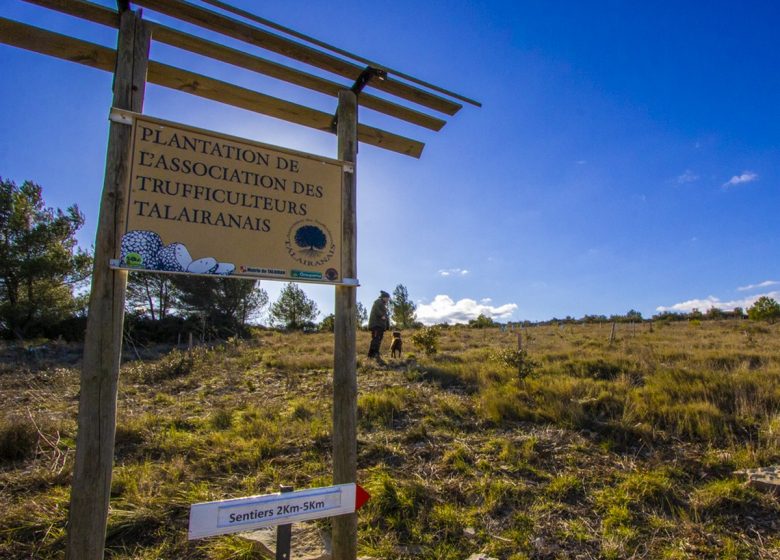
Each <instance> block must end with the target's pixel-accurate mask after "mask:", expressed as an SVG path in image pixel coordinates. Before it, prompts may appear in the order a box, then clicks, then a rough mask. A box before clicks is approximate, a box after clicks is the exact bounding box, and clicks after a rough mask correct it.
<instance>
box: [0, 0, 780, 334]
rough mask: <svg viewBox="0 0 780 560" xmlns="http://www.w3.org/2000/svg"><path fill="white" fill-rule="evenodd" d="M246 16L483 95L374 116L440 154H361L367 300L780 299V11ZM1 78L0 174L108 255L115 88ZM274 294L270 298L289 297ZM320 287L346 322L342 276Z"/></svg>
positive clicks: (304, 137) (436, 4)
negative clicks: (99, 241)
mask: <svg viewBox="0 0 780 560" xmlns="http://www.w3.org/2000/svg"><path fill="white" fill-rule="evenodd" d="M100 3H102V4H103V5H106V6H112V5H113V3H111V2H108V1H107V0H100ZM233 3H234V4H235V5H238V6H241V7H244V8H245V9H249V10H260V9H262V12H257V13H258V15H261V16H263V17H265V18H268V19H270V20H273V21H276V22H278V23H281V24H283V25H286V26H289V27H292V28H295V29H297V30H299V31H301V32H304V33H307V34H309V35H312V36H314V37H317V38H318V39H320V40H323V41H326V42H329V43H331V44H334V45H336V46H338V47H341V48H344V49H346V50H350V51H352V52H356V53H358V54H360V55H362V56H364V57H366V58H369V59H374V60H377V61H378V62H380V63H382V64H384V65H386V66H389V67H391V68H397V69H399V70H401V71H403V72H405V73H408V74H411V75H414V76H417V77H419V78H422V79H424V80H426V81H429V82H432V83H435V84H437V85H440V86H443V87H446V88H448V89H451V90H454V91H457V92H459V93H462V94H464V95H467V96H469V97H472V98H475V99H478V100H479V101H481V102H482V103H483V105H484V106H483V107H482V108H481V109H477V108H474V107H471V106H465V107H464V109H463V110H462V111H461V112H460V113H459V114H458V115H456V116H455V117H453V118H451V119H448V120H449V122H448V124H447V125H446V126H445V127H444V128H443V129H442V130H441V131H440V132H438V133H433V132H429V131H426V130H423V129H418V128H416V127H413V126H411V125H410V126H406V125H403V124H401V123H399V122H397V121H393V120H389V119H387V118H384V117H382V116H381V115H378V114H376V113H373V112H371V111H369V110H363V111H361V114H360V118H361V121H362V122H365V123H366V124H371V125H376V126H379V127H380V128H386V129H388V130H390V131H393V132H397V133H399V134H403V135H407V136H410V137H413V138H416V139H420V140H423V141H425V142H426V148H425V151H424V152H423V156H422V158H421V159H420V160H415V159H412V158H408V157H404V156H400V155H397V154H395V153H392V152H387V151H384V150H380V149H378V148H374V147H372V146H365V145H364V146H362V147H361V149H360V154H359V156H358V157H359V159H358V272H359V279H360V281H361V284H362V286H361V287H360V288H359V291H358V299H359V301H361V302H363V303H364V304H365V305H367V306H369V305H370V303H371V302H372V301H373V299H374V298H375V297H376V295H377V293H378V291H379V290H380V289H385V290H388V291H392V290H393V288H394V287H395V286H396V285H397V284H399V283H400V284H404V285H405V286H406V287H407V289H408V291H409V294H410V296H411V297H412V298H413V299H414V300H415V301H416V302H417V303H418V314H419V317H420V318H421V319H423V320H424V321H425V322H438V321H445V320H448V321H455V320H460V321H464V320H468V319H469V318H472V317H474V316H476V315H477V314H479V313H485V314H487V315H492V316H494V317H495V318H497V319H501V320H524V319H530V320H543V319H548V318H551V317H554V316H555V317H564V316H566V315H571V316H574V317H580V316H582V315H584V314H607V315H609V314H612V313H625V312H626V311H628V310H629V309H636V310H639V311H641V312H642V313H643V314H644V315H645V316H650V315H653V314H655V313H657V312H658V311H659V310H662V309H672V310H690V309H691V308H692V307H698V308H699V309H702V310H704V309H706V308H708V307H710V306H716V307H721V308H723V309H729V308H731V307H733V306H735V305H739V306H743V307H747V306H749V305H750V303H751V302H752V301H753V300H755V299H756V298H757V297H758V296H759V295H764V294H768V295H770V296H772V297H775V298H776V299H780V270H778V262H779V260H778V255H779V254H780V251H779V249H780V235H778V234H779V233H780V225H778V219H777V215H778V209H780V195H779V194H778V192H779V191H778V186H780V185H779V181H780V173H779V172H778V162H779V161H780V158H779V157H778V156H780V104H778V99H780V73H779V72H778V71H777V69H778V68H780V39H778V34H777V29H780V5H779V4H777V3H775V2H770V1H766V2H741V3H738V4H737V3H733V2H729V3H726V2H703V1H702V2H684V3H680V2H652V3H651V2H646V3H636V2H631V3H630V2H617V1H613V2H608V1H603V2H590V3H584V2H574V1H572V2H541V1H540V2H522V1H520V2H497V1H495V2H494V1H485V2H476V1H474V2H465V1H464V2H460V1H431V2H417V1H406V0H399V1H396V2H392V3H389V2H387V3H385V2H357V1H341V2H340V1H333V0H329V1H319V0H306V1H302V0H301V1H298V0H288V1H286V2H283V3H281V2H279V3H256V2H251V1H249V0H233ZM145 15H146V17H148V18H149V19H153V20H155V21H160V22H164V23H167V24H169V25H175V26H177V27H180V28H182V29H185V30H194V28H192V27H190V26H188V25H183V24H178V23H173V22H171V20H169V19H168V18H165V17H163V16H160V15H158V14H155V13H154V12H152V11H149V10H145ZM0 16H2V17H7V18H11V19H17V20H20V21H24V22H27V23H30V24H34V25H38V26H41V27H45V28H47V29H51V30H54V31H58V32H61V33H66V34H70V35H73V36H76V37H79V38H82V39H85V40H90V41H93V42H97V43H101V44H104V45H107V46H114V44H115V40H116V39H115V31H113V30H110V29H107V28H102V27H101V26H98V25H95V24H90V23H87V22H82V21H80V20H77V19H75V18H71V17H68V16H63V15H59V14H55V13H52V12H49V11H47V10H45V9H42V8H38V7H35V6H31V5H28V4H26V3H24V2H22V1H20V0H3V1H2V2H0ZM198 33H201V32H198ZM204 35H205V34H204ZM211 37H212V38H216V37H214V36H211ZM224 42H226V43H228V44H230V45H233V46H238V44H237V43H235V42H233V41H230V40H224ZM251 52H254V53H255V54H258V55H261V56H266V57H267V58H270V59H273V60H278V61H285V60H284V59H282V58H280V57H277V56H275V55H272V54H269V53H266V52H264V51H261V50H259V49H251ZM152 58H153V59H156V60H160V61H162V62H166V63H169V64H174V65H178V66H182V67H185V68H188V69H192V70H194V71H197V72H200V73H203V74H206V75H210V76H214V77H217V78H220V79H224V80H230V81H233V82H235V83H238V84H240V85H244V86H245V87H252V88H255V89H257V90H258V91H262V92H263V93H267V94H270V95H274V96H277V97H283V98H286V99H290V100H292V101H295V102H298V103H303V104H307V105H310V106H312V107H315V108H317V109H321V110H324V111H328V112H332V111H335V106H336V102H335V100H334V99H332V98H328V97H326V96H323V95H319V94H314V93H309V92H307V91H304V90H301V89H298V88H295V87H294V86H288V85H285V84H282V83H280V82H277V81H275V80H272V79H269V78H263V77H262V76H257V75H254V74H251V73H249V72H246V71H240V70H237V69H235V68H233V67H230V66H227V65H223V64H221V63H217V62H214V61H209V60H207V59H203V58H200V57H194V56H190V55H186V54H184V53H182V52H180V51H177V50H175V49H173V48H169V47H165V46H164V45H160V44H155V45H154V46H153V48H152ZM0 68H1V69H2V75H3V83H4V87H3V88H1V89H0V122H2V123H3V126H2V132H0V176H2V177H3V178H8V179H12V180H14V181H16V182H17V183H21V182H22V181H23V180H25V179H32V180H34V181H36V182H38V183H39V184H41V185H42V186H43V188H44V194H45V196H46V200H47V203H48V204H49V205H52V206H59V207H65V206H68V205H70V204H72V203H78V205H79V206H80V208H81V209H82V211H83V212H84V213H85V214H86V217H87V223H86V226H85V227H84V229H83V231H82V232H81V234H80V237H79V239H80V241H81V243H82V244H83V245H84V246H90V245H91V244H92V242H93V239H94V233H95V226H96V222H97V207H98V200H99V195H100V190H101V188H102V177H103V165H104V161H105V144H106V138H107V132H108V121H107V115H108V110H109V106H110V102H111V91H110V89H111V76H110V75H109V74H107V73H105V72H102V71H99V70H93V69H90V68H86V67H81V66H79V65H77V64H73V63H69V62H65V61H61V60H58V59H53V58H49V57H46V56H43V55H38V54H35V53H29V52H25V51H22V50H19V49H16V48H13V47H9V46H5V45H0ZM312 72H313V73H318V74H321V73H319V72H317V71H312ZM322 75H325V76H326V77H328V78H330V79H334V80H338V78H336V77H334V76H329V75H326V74H322ZM342 81H343V80H342ZM372 93H375V92H374V91H372ZM145 112H146V113H148V114H150V115H153V116H156V117H160V118H165V119H169V120H173V121H179V122H184V123H187V124H191V125H193V126H198V127H202V128H207V129H212V130H216V131H220V132H224V133H227V134H233V135H237V136H242V137H246V138H251V139H254V140H258V141H261V142H266V143H270V144H276V145H279V146H286V147H289V148H293V149H297V150H303V151H308V152H312V153H315V154H319V155H323V156H328V157H334V156H335V153H336V141H335V138H334V137H333V136H331V135H329V134H326V133H321V132H317V131H311V130H308V129H306V128H303V127H299V126H295V125H290V124H287V123H284V122H282V121H278V120H276V119H272V118H267V117H263V116H261V115H255V114H253V113H249V112H247V111H243V110H240V109H235V108H232V107H228V106H225V105H221V104H219V103H215V102H210V101H206V100H202V99H199V98H196V97H192V96H189V95H187V94H184V93H180V92H174V91H170V90H166V89H164V88H160V87H158V86H153V85H150V86H148V88H147V96H146V104H145ZM263 287H264V288H265V289H266V290H267V291H268V292H269V294H270V295H271V298H272V299H275V297H276V295H277V294H278V292H279V289H280V288H281V287H282V284H279V283H275V282H265V281H264V282H263ZM304 288H305V290H306V291H307V293H308V294H309V295H310V296H311V297H313V298H314V299H316V300H317V302H318V304H319V307H320V309H321V311H322V312H323V314H324V313H328V312H330V311H332V309H333V289H332V288H331V287H327V286H311V285H307V286H304Z"/></svg>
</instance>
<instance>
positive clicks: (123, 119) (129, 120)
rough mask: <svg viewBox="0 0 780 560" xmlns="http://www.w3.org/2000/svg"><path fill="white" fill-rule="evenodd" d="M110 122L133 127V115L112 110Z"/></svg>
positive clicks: (109, 116) (109, 117)
mask: <svg viewBox="0 0 780 560" xmlns="http://www.w3.org/2000/svg"><path fill="white" fill-rule="evenodd" d="M108 120H110V121H111V122H115V123H119V124H127V125H131V126H132V124H133V115H128V114H127V113H125V112H124V111H116V110H114V109H113V108H112V109H111V113H109V115H108Z"/></svg>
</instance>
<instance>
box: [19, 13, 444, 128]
mask: <svg viewBox="0 0 780 560" xmlns="http://www.w3.org/2000/svg"><path fill="white" fill-rule="evenodd" d="M25 1H26V2H29V3H31V4H36V5H38V6H42V7H45V8H50V9H53V10H57V11H59V12H62V13H66V14H69V15H73V16H77V17H80V18H82V19H85V20H87V21H91V22H94V23H99V24H102V25H107V26H110V27H116V25H117V22H118V21H119V14H117V12H116V11H114V10H111V9H109V8H105V7H103V6H100V5H98V4H94V3H91V2H86V1H84V0H25ZM147 25H149V27H150V28H151V30H152V38H153V39H154V40H156V41H160V42H162V43H166V44H168V45H171V46H174V47H177V48H180V49H184V50H187V51H190V52H194V53H196V54H201V55H203V56H208V57H210V58H213V59H215V60H219V61H222V62H226V63H228V64H232V65H234V66H239V67H241V68H246V69H248V70H252V71H255V72H258V73H261V74H265V75H267V76H271V77H273V78H277V79H280V80H284V81H286V82H288V83H292V84H295V85H298V86H301V87H305V88H307V89H310V90H313V91H317V92H320V93H324V94H327V95H331V96H333V97H337V96H338V92H339V91H340V90H342V89H344V87H345V86H344V85H342V84H339V83H337V82H333V81H330V80H326V79H324V78H320V77H318V76H314V75H311V74H307V73H305V72H301V71H299V70H295V69H293V68H289V67H287V66H284V65H282V64H278V63H276V62H272V61H270V60H266V59H264V58H261V57H258V56H254V55H251V54H248V53H245V52H242V51H239V50H237V49H232V48H230V47H226V46H224V45H220V44H219V43H215V42H213V41H208V40H206V39H201V38H199V37H195V36H193V35H189V34H187V33H183V32H181V31H177V30H175V29H171V28H170V27H166V26H164V25H160V24H158V23H154V22H147ZM358 101H359V103H360V105H362V106H363V107H366V108H368V109H373V110H375V111H379V112H381V113H384V114H386V115H390V116H392V117H396V118H398V119H401V120H404V121H406V122H410V123H412V124H416V125H418V126H422V127H424V128H428V129H430V130H435V131H438V130H441V128H442V127H443V126H444V125H445V124H446V122H445V121H444V120H442V119H439V118H437V117H434V116H432V115H428V114H425V113H422V112H420V111H415V110H414V109H410V108H409V107H404V106H403V105H398V104H397V103H393V102H391V101H388V100H386V99H382V98H380V97H376V96H373V95H370V94H362V95H360V97H359V98H358Z"/></svg>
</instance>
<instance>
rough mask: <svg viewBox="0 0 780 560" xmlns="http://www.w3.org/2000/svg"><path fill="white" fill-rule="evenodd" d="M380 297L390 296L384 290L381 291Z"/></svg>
mask: <svg viewBox="0 0 780 560" xmlns="http://www.w3.org/2000/svg"><path fill="white" fill-rule="evenodd" d="M379 297H390V294H388V293H387V292H386V291H384V290H379Z"/></svg>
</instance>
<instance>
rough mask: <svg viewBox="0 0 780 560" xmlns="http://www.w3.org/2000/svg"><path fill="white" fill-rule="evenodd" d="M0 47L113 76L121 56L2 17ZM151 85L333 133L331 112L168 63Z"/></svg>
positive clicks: (398, 144) (397, 140)
mask: <svg viewBox="0 0 780 560" xmlns="http://www.w3.org/2000/svg"><path fill="white" fill-rule="evenodd" d="M0 43H5V44H8V45H12V46H15V47H20V48H23V49H27V50H30V51H34V52H38V53H41V54H47V55H50V56H54V57H57V58H61V59H64V60H69V61H72V62H78V63H79V64H83V65H86V66H91V67H93V68H99V69H101V70H106V71H109V72H113V70H114V66H115V64H116V51H114V50H113V49H110V48H108V47H104V46H101V45H96V44H94V43H89V42H86V41H82V40H79V39H74V38H72V37H68V36H66V35H60V34H58V33H53V32H51V31H47V30H45V29H40V28H37V27H33V26H30V25H27V24H23V23H19V22H16V21H13V20H9V19H5V18H0ZM147 80H148V81H149V82H151V83H154V84H158V85H161V86H165V87H168V88H172V89H176V90H179V91H183V92H186V93H191V94H193V95H197V96H199V97H205V98H207V99H212V100H214V101H219V102H221V103H226V104H228V105H233V106H235V107H240V108H242V109H248V110H250V111H254V112H256V113H261V114H264V115H269V116H272V117H276V118H280V119H284V120H287V121H289V122H293V123H296V124H300V125H303V126H307V127H310V128H315V129H317V130H323V131H329V132H330V131H331V124H332V119H333V116H332V115H330V114H328V113H324V112H322V111H317V110H315V109H311V108H309V107H305V106H303V105H298V104H296V103H291V102H289V101H285V100H283V99H278V98H276V97H272V96H269V95H264V94H262V93H258V92H255V91H252V90H249V89H246V88H242V87H239V86H235V85H233V84H229V83H226V82H222V81H220V80H215V79H213V78H209V77H207V76H202V75H200V74H196V73H194V72H189V71H187V70H183V69H181V68H176V67H174V66H169V65H167V64H162V63H159V62H154V61H150V62H149V72H148V76H147ZM358 139H359V140H360V141H361V142H365V143H366V144H371V145H373V146H378V147H380V148H385V149H387V150H391V151H394V152H398V153H401V154H404V155H409V156H412V157H420V155H421V154H422V149H423V147H424V144H423V143H422V142H418V141H416V140H412V139H409V138H404V137H403V136H399V135H396V134H392V133H390V132H386V131H384V130H380V129H377V128H374V127H370V126H366V125H359V127H358Z"/></svg>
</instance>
